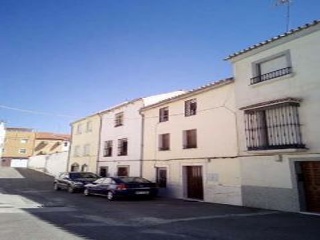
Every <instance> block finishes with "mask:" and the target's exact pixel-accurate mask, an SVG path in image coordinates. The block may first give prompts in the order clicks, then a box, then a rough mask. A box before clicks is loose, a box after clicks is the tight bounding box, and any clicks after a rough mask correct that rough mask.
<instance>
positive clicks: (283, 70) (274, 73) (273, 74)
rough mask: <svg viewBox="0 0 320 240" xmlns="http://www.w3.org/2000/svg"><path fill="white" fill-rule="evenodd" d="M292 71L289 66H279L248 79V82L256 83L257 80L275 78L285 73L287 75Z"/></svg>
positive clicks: (262, 80)
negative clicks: (276, 68)
mask: <svg viewBox="0 0 320 240" xmlns="http://www.w3.org/2000/svg"><path fill="white" fill-rule="evenodd" d="M291 72H292V68H291V67H286V68H281V69H278V70H275V71H272V72H269V73H266V74H262V75H259V76H256V77H253V78H251V79H250V83H251V84H256V83H259V82H264V81H267V80H270V79H273V78H277V77H282V76H285V75H288V74H290V73H291Z"/></svg>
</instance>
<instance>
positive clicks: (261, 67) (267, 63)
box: [251, 51, 292, 84]
mask: <svg viewBox="0 0 320 240" xmlns="http://www.w3.org/2000/svg"><path fill="white" fill-rule="evenodd" d="M291 72H292V69H291V64H290V55H289V51H287V52H285V53H281V54H278V55H276V56H272V57H269V58H267V59H264V60H262V61H259V62H256V63H254V64H253V75H254V76H255V77H253V78H251V84H256V83H259V82H263V81H267V80H270V79H273V78H277V77H281V76H284V75H288V74H290V73H291Z"/></svg>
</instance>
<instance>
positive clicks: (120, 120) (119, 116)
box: [114, 112, 123, 127]
mask: <svg viewBox="0 0 320 240" xmlns="http://www.w3.org/2000/svg"><path fill="white" fill-rule="evenodd" d="M122 125H123V112H120V113H117V114H116V116H115V122H114V126H115V127H119V126H122Z"/></svg>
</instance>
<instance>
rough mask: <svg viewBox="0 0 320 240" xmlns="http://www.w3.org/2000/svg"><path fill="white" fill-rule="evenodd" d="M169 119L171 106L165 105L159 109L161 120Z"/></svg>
mask: <svg viewBox="0 0 320 240" xmlns="http://www.w3.org/2000/svg"><path fill="white" fill-rule="evenodd" d="M166 121H169V108H168V107H164V108H160V109H159V122H166Z"/></svg>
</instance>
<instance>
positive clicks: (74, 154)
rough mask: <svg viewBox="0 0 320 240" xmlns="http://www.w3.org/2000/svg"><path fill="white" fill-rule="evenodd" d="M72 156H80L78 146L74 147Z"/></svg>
mask: <svg viewBox="0 0 320 240" xmlns="http://www.w3.org/2000/svg"><path fill="white" fill-rule="evenodd" d="M73 156H75V157H79V156H80V146H75V147H74V151H73Z"/></svg>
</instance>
